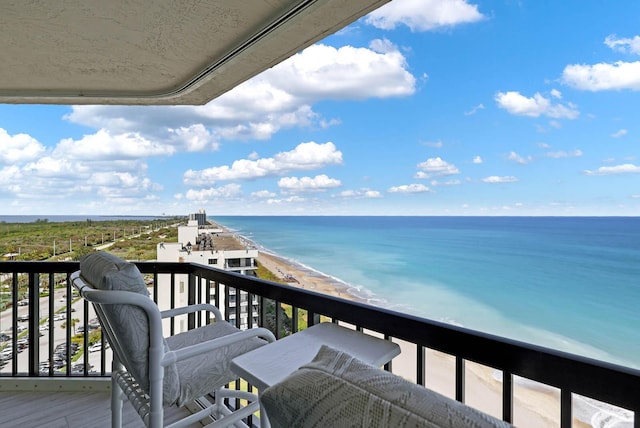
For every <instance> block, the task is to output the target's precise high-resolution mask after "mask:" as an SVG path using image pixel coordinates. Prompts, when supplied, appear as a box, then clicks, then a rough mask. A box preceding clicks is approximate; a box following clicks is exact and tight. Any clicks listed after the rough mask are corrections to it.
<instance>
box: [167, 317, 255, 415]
mask: <svg viewBox="0 0 640 428" xmlns="http://www.w3.org/2000/svg"><path fill="white" fill-rule="evenodd" d="M239 331H240V330H238V329H237V328H235V327H234V326H232V325H231V324H229V323H228V322H224V321H222V322H216V323H213V324H208V325H205V326H202V327H199V328H196V329H193V330H189V331H186V332H184V333H179V334H177V335H175V336H170V337H168V338H167V344H168V345H169V348H170V349H171V350H173V351H175V350H177V349H180V348H184V347H185V346H189V345H194V344H197V343H202V342H206V341H208V340H212V339H215V338H217V337H223V336H227V335H229V334H233V333H237V332H239ZM266 343H267V342H266V341H265V340H262V339H258V338H252V339H248V340H242V341H240V342H237V343H234V344H232V345H228V346H224V347H222V348H217V349H216V350H214V351H211V352H208V353H204V354H201V355H198V356H195V357H192V358H188V359H186V360H182V361H178V362H177V363H176V367H177V374H178V380H179V382H178V385H179V388H178V391H177V397H176V403H177V404H178V406H182V405H183V404H185V403H187V402H189V401H190V400H192V399H195V398H198V397H200V396H202V395H205V394H207V393H209V392H213V388H212V385H215V388H219V387H222V386H224V385H226V384H227V383H229V382H231V381H233V380H235V379H237V378H238V376H237V375H235V374H234V373H233V372H232V371H231V369H230V368H229V366H230V364H231V360H232V359H233V358H235V357H236V356H238V355H241V354H244V353H245V352H249V351H251V350H253V349H255V348H258V347H260V346H262V345H264V344H266ZM173 386H175V385H168V384H167V383H166V382H165V392H164V394H165V399H166V398H167V396H174V395H175V394H176V391H175V390H173V388H172V391H168V390H167V388H169V387H173Z"/></svg>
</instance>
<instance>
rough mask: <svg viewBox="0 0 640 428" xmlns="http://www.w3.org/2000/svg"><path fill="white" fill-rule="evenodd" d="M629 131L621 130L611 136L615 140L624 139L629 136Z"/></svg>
mask: <svg viewBox="0 0 640 428" xmlns="http://www.w3.org/2000/svg"><path fill="white" fill-rule="evenodd" d="M628 132H629V131H627V130H626V129H620V130H618V131H616V132H614V133H613V134H611V136H612V137H613V138H620V137H624V136H625V135H627V133H628Z"/></svg>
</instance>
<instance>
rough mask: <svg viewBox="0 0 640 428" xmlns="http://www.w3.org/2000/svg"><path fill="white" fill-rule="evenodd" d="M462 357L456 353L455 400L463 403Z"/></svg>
mask: <svg viewBox="0 0 640 428" xmlns="http://www.w3.org/2000/svg"><path fill="white" fill-rule="evenodd" d="M464 375H465V373H464V358H462V357H460V356H457V355H456V400H458V401H460V402H461V403H464V377H465V376H464Z"/></svg>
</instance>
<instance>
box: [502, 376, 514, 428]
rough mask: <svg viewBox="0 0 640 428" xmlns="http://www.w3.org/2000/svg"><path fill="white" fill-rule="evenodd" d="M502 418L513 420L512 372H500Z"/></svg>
mask: <svg viewBox="0 0 640 428" xmlns="http://www.w3.org/2000/svg"><path fill="white" fill-rule="evenodd" d="M502 420H503V421H505V422H509V423H512V422H513V374H511V373H509V372H506V371H503V372H502Z"/></svg>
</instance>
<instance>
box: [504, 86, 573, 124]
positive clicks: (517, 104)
mask: <svg viewBox="0 0 640 428" xmlns="http://www.w3.org/2000/svg"><path fill="white" fill-rule="evenodd" d="M495 100H496V102H497V103H498V107H500V108H502V109H504V110H506V111H508V112H509V113H511V114H515V115H518V116H529V117H539V116H548V117H552V118H556V119H576V118H577V117H578V116H579V115H580V112H579V111H578V110H577V107H576V106H575V105H574V104H571V103H568V104H567V105H563V104H553V103H551V101H550V100H549V99H548V98H545V97H543V96H542V95H541V94H540V93H538V92H536V93H535V94H534V95H533V97H525V96H524V95H522V94H520V93H519V92H517V91H508V92H498V93H497V94H496V96H495Z"/></svg>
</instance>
